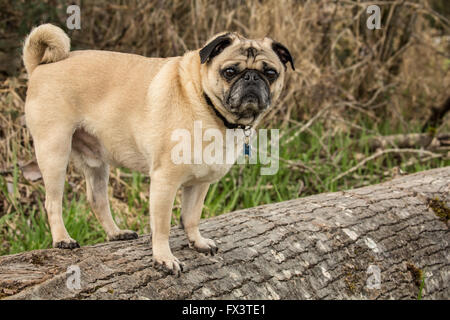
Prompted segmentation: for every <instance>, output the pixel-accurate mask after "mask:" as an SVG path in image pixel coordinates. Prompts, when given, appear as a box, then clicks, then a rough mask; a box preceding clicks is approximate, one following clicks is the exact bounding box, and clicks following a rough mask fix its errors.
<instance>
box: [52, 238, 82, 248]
mask: <svg viewBox="0 0 450 320" xmlns="http://www.w3.org/2000/svg"><path fill="white" fill-rule="evenodd" d="M79 247H80V245H79V244H78V242H77V241H76V240H73V239H71V238H69V239H64V240H61V241H56V242H53V248H59V249H75V248H79Z"/></svg>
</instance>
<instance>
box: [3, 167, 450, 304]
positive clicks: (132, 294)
mask: <svg viewBox="0 0 450 320" xmlns="http://www.w3.org/2000/svg"><path fill="white" fill-rule="evenodd" d="M449 182H450V167H445V168H440V169H434V170H429V171H424V172H420V173H417V174H412V175H407V176H402V177H399V178H396V179H394V180H391V181H389V182H385V183H382V184H378V185H374V186H369V187H364V188H359V189H354V190H348V191H343V192H335V193H325V194H319V195H314V196H310V197H306V198H300V199H296V200H291V201H286V202H281V203H275V204H270V205H264V206H260V207H256V208H250V209H245V210H240V211H236V212H231V213H228V214H223V215H221V216H219V217H215V218H211V219H207V220H204V221H202V222H201V228H200V229H201V231H202V232H203V235H204V236H206V237H210V238H213V239H215V240H216V243H217V244H218V245H219V248H220V249H219V253H218V254H217V255H216V256H212V257H211V256H205V255H203V254H200V253H197V252H195V251H193V250H192V249H190V248H189V247H188V244H187V240H186V237H185V235H184V233H183V231H182V230H181V229H180V228H178V227H175V228H173V229H172V232H171V233H172V234H171V240H170V243H171V247H172V250H173V252H174V254H175V255H176V256H177V257H178V258H179V259H180V260H181V261H182V262H183V263H185V266H186V267H185V271H184V272H183V273H182V275H181V277H179V278H176V277H174V276H172V275H168V274H165V273H164V272H162V271H159V270H156V269H155V268H154V267H153V266H152V251H151V244H150V237H149V236H148V235H145V236H141V237H139V239H137V240H133V241H121V242H111V243H104V244H98V245H94V246H86V247H83V248H80V249H75V250H72V251H67V250H60V249H48V250H36V251H30V252H25V253H20V254H15V255H10V256H4V257H0V296H3V298H10V299H392V298H393V299H417V297H418V295H419V292H421V295H422V297H423V298H424V299H448V298H449V296H450V295H449V293H450V289H449V287H450V281H449V280H450V267H449V240H450V239H449V231H448V218H449V209H448V208H449V204H450V187H449ZM69 231H70V230H69ZM74 265H75V266H78V267H79V270H80V279H81V282H80V288H79V289H77V288H76V286H75V287H74V285H73V283H74V282H70V281H72V280H73V276H74V274H71V273H70V272H69V273H68V272H67V270H68V268H69V267H70V266H74ZM69 270H71V269H70V268H69ZM378 270H379V271H380V277H377V271H378ZM378 280H380V281H378ZM422 282H424V285H423V289H420V287H421V286H422ZM71 283H72V285H70V284H71ZM67 284H69V286H68V285H67ZM70 288H72V289H70Z"/></svg>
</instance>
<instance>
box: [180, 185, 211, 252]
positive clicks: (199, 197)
mask: <svg viewBox="0 0 450 320" xmlns="http://www.w3.org/2000/svg"><path fill="white" fill-rule="evenodd" d="M208 188H209V183H203V184H197V185H193V186H186V187H183V193H182V203H181V218H180V220H181V225H182V226H183V228H184V231H185V232H186V236H187V238H188V240H189V246H190V247H193V248H194V249H195V250H197V251H199V252H203V253H210V254H211V255H214V254H215V253H216V252H217V246H216V244H215V243H214V241H213V240H211V239H207V238H203V237H202V235H201V234H200V230H199V229H198V224H199V222H200V217H201V215H202V209H203V203H204V201H205V197H206V193H207V192H208Z"/></svg>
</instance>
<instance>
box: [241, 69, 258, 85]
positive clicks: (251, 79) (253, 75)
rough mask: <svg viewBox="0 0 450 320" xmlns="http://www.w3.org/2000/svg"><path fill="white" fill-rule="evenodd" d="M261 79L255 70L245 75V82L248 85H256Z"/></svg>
mask: <svg viewBox="0 0 450 320" xmlns="http://www.w3.org/2000/svg"><path fill="white" fill-rule="evenodd" d="M259 79H260V78H259V75H258V73H257V72H256V71H254V70H249V71H247V72H246V73H245V74H244V81H245V82H246V83H247V84H251V83H256V82H257V81H258V80H259Z"/></svg>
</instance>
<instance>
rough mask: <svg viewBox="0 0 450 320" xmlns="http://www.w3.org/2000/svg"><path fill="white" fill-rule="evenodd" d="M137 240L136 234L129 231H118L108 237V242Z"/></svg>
mask: <svg viewBox="0 0 450 320" xmlns="http://www.w3.org/2000/svg"><path fill="white" fill-rule="evenodd" d="M137 238H138V234H137V233H136V232H134V231H131V230H120V231H119V232H117V233H115V234H113V235H112V236H109V237H108V241H121V240H134V239H137Z"/></svg>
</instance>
